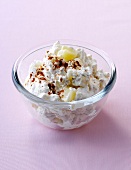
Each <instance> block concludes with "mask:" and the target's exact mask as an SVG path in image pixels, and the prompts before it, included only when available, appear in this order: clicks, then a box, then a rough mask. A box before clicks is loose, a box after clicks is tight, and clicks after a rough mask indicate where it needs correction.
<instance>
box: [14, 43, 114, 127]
mask: <svg viewBox="0 0 131 170" xmlns="http://www.w3.org/2000/svg"><path fill="white" fill-rule="evenodd" d="M54 42H55V41H52V42H50V43H46V44H45V45H44V46H42V47H39V48H37V49H35V50H33V51H31V52H29V53H27V54H25V55H24V56H21V57H19V58H18V59H17V61H16V62H15V64H14V66H13V69H12V80H13V82H14V85H15V86H16V88H17V90H18V91H19V92H20V93H21V94H22V95H24V99H25V100H26V103H27V106H28V109H29V110H30V113H31V114H32V115H33V117H35V118H36V119H37V120H38V121H39V122H41V123H43V124H44V125H46V126H48V127H51V128H55V129H61V130H67V129H74V128H79V127H81V126H83V125H85V124H87V123H89V122H90V121H91V120H92V119H94V117H96V116H97V115H98V113H99V112H100V111H101V109H102V107H103V105H104V103H105V101H106V99H107V97H108V94H109V92H110V91H111V89H112V88H113V86H114V84H115V81H116V67H115V65H114V64H113V62H112V61H111V60H110V59H109V58H108V55H107V54H106V53H105V52H104V51H102V50H100V49H98V48H96V47H94V46H92V45H89V44H87V43H83V42H78V41H71V40H60V42H61V44H63V45H69V46H71V47H74V48H81V49H84V51H85V52H86V53H87V54H92V56H93V58H95V59H96V60H97V64H98V69H103V70H104V71H107V72H109V73H110V79H109V82H108V84H107V85H106V87H105V88H104V89H102V90H101V91H100V92H99V93H97V94H95V95H94V96H92V97H89V98H87V99H83V100H79V101H72V102H51V101H45V100H43V99H41V98H39V97H37V96H35V95H33V94H31V93H30V92H28V91H27V90H26V89H25V88H24V85H23V84H24V81H25V78H26V76H27V74H28V69H29V66H30V64H31V63H32V62H33V61H34V60H42V58H43V56H44V54H45V53H46V51H47V50H48V49H50V47H51V46H52V45H53V43H54Z"/></svg>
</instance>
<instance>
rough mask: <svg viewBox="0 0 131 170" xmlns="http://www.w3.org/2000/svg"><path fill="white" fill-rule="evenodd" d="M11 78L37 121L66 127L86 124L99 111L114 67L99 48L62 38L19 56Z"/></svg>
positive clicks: (110, 83)
mask: <svg viewBox="0 0 131 170" xmlns="http://www.w3.org/2000/svg"><path fill="white" fill-rule="evenodd" d="M76 44H77V45H76ZM12 79H13V82H14V84H15V86H16V88H17V89H18V91H19V92H20V93H22V94H23V95H24V98H25V99H26V101H27V102H26V103H28V108H29V110H30V112H31V113H32V115H33V116H34V117H35V118H36V119H37V120H39V121H40V122H41V123H43V124H44V125H46V126H48V127H52V128H55V129H62V130H67V129H74V128H78V127H81V126H83V125H85V124H87V123H88V122H90V121H91V120H92V119H93V118H94V117H95V116H96V115H97V114H98V113H99V112H100V111H101V109H102V107H103V105H104V103H105V101H106V99H107V97H108V94H109V92H110V91H111V89H112V88H113V86H114V84H115V81H116V68H115V65H114V64H113V62H112V61H111V60H110V59H109V58H108V56H107V54H106V53H105V52H103V51H102V50H100V49H98V48H96V47H93V46H91V45H88V44H83V43H81V42H80V43H79V42H76V41H69V40H68V41H66V40H61V41H60V42H59V41H57V42H55V43H54V42H51V43H50V44H47V45H45V46H42V47H39V48H37V49H35V50H33V51H31V52H29V53H28V54H26V55H24V56H22V57H20V58H19V59H18V60H17V61H16V62H15V64H14V66H13V69H12Z"/></svg>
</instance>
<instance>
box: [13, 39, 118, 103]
mask: <svg viewBox="0 0 131 170" xmlns="http://www.w3.org/2000/svg"><path fill="white" fill-rule="evenodd" d="M56 41H60V42H61V44H64V45H72V46H77V47H80V48H84V49H87V50H90V51H92V52H95V53H96V54H98V55H99V56H101V57H102V58H103V59H104V60H105V61H106V63H107V64H108V65H109V67H110V79H109V81H108V83H107V85H106V86H105V87H104V88H103V89H102V90H101V91H99V92H98V93H96V94H95V95H93V96H91V97H88V98H86V99H82V100H77V101H71V102H58V101H57V102H56V101H47V100H44V99H41V98H39V97H37V96H35V95H33V94H32V93H30V92H29V91H28V90H26V89H25V87H24V86H23V85H22V83H21V82H20V80H19V75H18V70H19V66H20V64H21V63H22V61H23V60H24V59H25V58H26V57H28V56H29V55H31V54H32V53H35V52H37V51H39V50H42V49H44V48H47V47H50V46H52V45H53V43H54V42H56ZM44 44H45V45H42V46H40V47H37V48H35V49H33V50H31V51H29V52H27V53H25V54H24V55H22V56H20V57H19V58H18V59H17V60H16V61H15V63H14V65H13V68H12V80H13V83H14V85H15V86H16V88H17V90H18V91H19V92H20V93H22V94H23V95H24V96H25V97H27V98H28V99H30V100H32V101H33V102H37V103H42V104H46V105H59V106H60V105H62V106H63V105H65V106H71V105H76V104H77V105H81V106H85V105H90V104H93V103H96V102H97V101H99V100H101V99H102V98H103V97H104V96H105V95H107V94H108V93H109V92H110V91H111V89H112V88H113V86H114V84H115V82H116V66H115V64H114V63H113V61H112V60H111V59H110V58H109V56H108V54H107V53H106V52H104V51H103V50H101V49H99V48H97V47H95V46H94V45H90V44H88V43H86V42H81V41H78V40H69V39H68V40H67V39H59V40H52V41H49V42H48V43H44ZM78 44H81V45H78Z"/></svg>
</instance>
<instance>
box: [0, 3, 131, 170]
mask: <svg viewBox="0 0 131 170" xmlns="http://www.w3.org/2000/svg"><path fill="white" fill-rule="evenodd" d="M63 38H65V39H76V40H81V41H87V42H88V43H91V44H93V45H95V46H97V47H99V48H101V49H103V50H104V51H106V52H107V53H109V55H110V57H111V58H112V59H113V60H114V62H115V63H116V66H117V71H118V78H117V83H116V85H115V87H114V89H113V90H112V92H111V94H110V96H109V99H108V101H107V103H106V105H105V107H104V109H103V111H102V112H101V113H100V114H99V115H98V117H96V118H95V119H94V120H93V121H92V122H91V123H90V124H89V125H87V126H84V127H83V128H80V129H78V130H72V131H65V132H64V131H55V130H51V129H48V128H46V127H44V126H43V125H41V124H40V123H38V122H37V121H35V120H34V119H33V118H32V117H31V116H30V114H29V113H28V112H27V111H26V107H25V105H24V103H23V101H22V99H21V96H20V95H19V93H18V92H17V90H16V89H15V87H14V85H13V83H12V80H11V68H12V65H13V63H14V61H15V60H16V59H17V58H18V57H19V56H20V55H21V54H23V53H25V52H27V51H28V50H30V49H32V48H34V47H37V46H39V45H42V44H43V43H44V42H46V41H49V40H52V39H63ZM0 59H1V60H0V170H18V169H19V170H23V169H24V170H38V169H44V170H87V169H91V170H98V169H99V170H131V71H130V70H131V64H130V63H131V1H130V0H114V1H113V0H101V1H100V0H87V1H86V0H72V1H71V0H62V1H61V0H38V1H35V0H34V1H33V0H22V1H19V0H12V1H10V0H3V1H2V0H1V1H0Z"/></svg>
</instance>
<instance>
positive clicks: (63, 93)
mask: <svg viewBox="0 0 131 170" xmlns="http://www.w3.org/2000/svg"><path fill="white" fill-rule="evenodd" d="M108 80H109V73H107V72H104V71H103V70H98V69H97V62H96V60H95V59H93V58H92V56H91V55H90V54H86V53H85V52H84V50H83V49H74V48H72V47H69V46H65V45H61V44H60V42H56V43H54V45H53V46H52V48H51V49H50V50H49V51H47V52H46V54H45V56H44V57H43V60H41V61H38V60H36V61H34V62H33V63H32V64H31V65H30V68H29V75H28V76H27V78H26V81H25V88H26V89H27V90H28V91H29V92H30V93H32V94H34V95H36V96H38V97H40V98H42V99H44V100H49V101H61V102H71V101H77V100H81V99H85V98H88V97H90V96H92V95H94V94H96V93H98V92H99V91H100V90H101V89H103V88H104V87H105V86H106V84H107V82H108Z"/></svg>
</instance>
